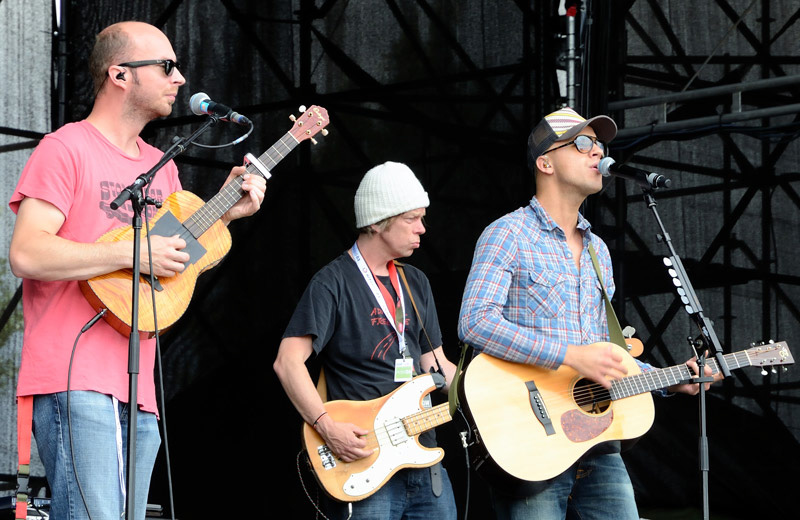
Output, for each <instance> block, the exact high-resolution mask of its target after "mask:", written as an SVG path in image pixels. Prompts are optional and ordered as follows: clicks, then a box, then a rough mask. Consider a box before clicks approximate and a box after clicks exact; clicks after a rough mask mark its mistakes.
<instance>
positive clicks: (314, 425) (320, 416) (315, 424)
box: [311, 411, 328, 428]
mask: <svg viewBox="0 0 800 520" xmlns="http://www.w3.org/2000/svg"><path fill="white" fill-rule="evenodd" d="M326 413H328V412H327V411H325V412H322V413H321V414H319V417H317V420H316V421H314V424H312V425H311V427H312V428H316V427H317V423H318V422H319V420H320V419H322V416H323V415H325V414H326Z"/></svg>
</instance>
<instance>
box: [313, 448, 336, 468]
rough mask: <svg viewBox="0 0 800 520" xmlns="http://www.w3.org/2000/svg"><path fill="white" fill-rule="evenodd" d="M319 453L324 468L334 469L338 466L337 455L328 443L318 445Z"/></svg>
mask: <svg viewBox="0 0 800 520" xmlns="http://www.w3.org/2000/svg"><path fill="white" fill-rule="evenodd" d="M317 455H319V460H320V463H321V464H322V468H323V469H326V470H328V469H333V468H335V467H336V457H335V456H334V454H333V452H332V451H331V449H330V448H329V447H328V445H327V444H323V445H321V446H317Z"/></svg>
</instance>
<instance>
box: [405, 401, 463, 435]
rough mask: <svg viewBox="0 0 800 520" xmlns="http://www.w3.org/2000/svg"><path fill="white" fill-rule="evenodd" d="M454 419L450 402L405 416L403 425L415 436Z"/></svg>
mask: <svg viewBox="0 0 800 520" xmlns="http://www.w3.org/2000/svg"><path fill="white" fill-rule="evenodd" d="M452 419H453V418H452V417H451V416H450V404H449V403H442V404H440V405H437V406H434V407H433V408H428V409H427V410H422V411H421V412H417V413H415V414H411V415H409V416H406V417H404V418H403V426H405V429H406V432H407V433H408V435H410V436H414V435H418V434H420V433H422V432H426V431H428V430H431V429H433V428H436V427H437V426H440V425H442V424H444V423H446V422H450V421H451V420H452Z"/></svg>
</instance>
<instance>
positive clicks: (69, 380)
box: [67, 309, 107, 520]
mask: <svg viewBox="0 0 800 520" xmlns="http://www.w3.org/2000/svg"><path fill="white" fill-rule="evenodd" d="M106 312H107V309H103V310H101V311H100V312H98V313H97V314H95V316H94V317H93V318H92V319H90V320H89V321H88V322H86V325H84V326H83V327H81V330H80V331H79V332H78V335H77V336H76V337H75V343H73V344H72V353H71V354H70V355H69V368H68V369H67V431H68V432H69V454H70V458H71V459H72V472H73V473H75V482H76V483H77V484H78V492H79V493H80V495H81V500H82V501H83V507H84V508H86V514H87V515H88V516H89V520H92V513H91V512H90V511H89V503H88V502H86V495H85V494H84V492H83V486H82V485H81V479H80V478H79V477H78V466H77V464H75V448H74V446H73V443H72V409H71V404H72V403H71V402H70V393H71V391H70V388H72V362H73V360H74V359H75V351H76V350H77V348H78V341H79V340H80V339H81V336H83V333H84V332H86V331H87V330H89V329H90V328H92V326H93V325H94V324H95V323H97V321H98V320H99V319H100V318H102V317H103V316H105V314H106Z"/></svg>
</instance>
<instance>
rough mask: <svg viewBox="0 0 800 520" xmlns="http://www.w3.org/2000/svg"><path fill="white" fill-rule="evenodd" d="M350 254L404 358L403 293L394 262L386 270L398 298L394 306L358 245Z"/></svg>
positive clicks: (351, 249) (356, 244)
mask: <svg viewBox="0 0 800 520" xmlns="http://www.w3.org/2000/svg"><path fill="white" fill-rule="evenodd" d="M350 253H351V254H352V255H353V259H354V260H355V262H356V265H357V266H358V270H359V271H360V272H361V276H363V277H364V281H365V282H367V286H368V287H369V289H370V291H372V295H373V296H374V297H375V299H376V300H377V301H378V304H379V305H380V306H381V310H382V311H383V314H384V316H386V318H387V320H388V321H389V323H390V324H391V325H392V329H394V331H395V332H396V333H397V344H398V346H399V347H400V354H401V355H402V356H404V357H405V356H406V340H405V335H404V332H405V312H404V309H405V302H404V301H403V291H402V290H401V289H400V280H399V278H398V276H397V268H396V267H395V265H394V262H389V265H388V269H389V280H390V281H391V282H392V287H394V290H395V292H396V293H397V297H398V298H399V301H398V302H397V305H395V302H394V301H393V299H392V296H391V295H390V294H389V291H388V290H387V289H386V287H384V286H383V284H382V283H379V282H378V281H377V280H376V279H375V275H374V274H373V273H372V270H371V269H370V268H369V266H368V265H367V262H366V261H365V260H364V257H363V256H361V251H359V250H358V243H354V244H353V247H352V248H350ZM390 309H394V311H393V312H391V311H390Z"/></svg>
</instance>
